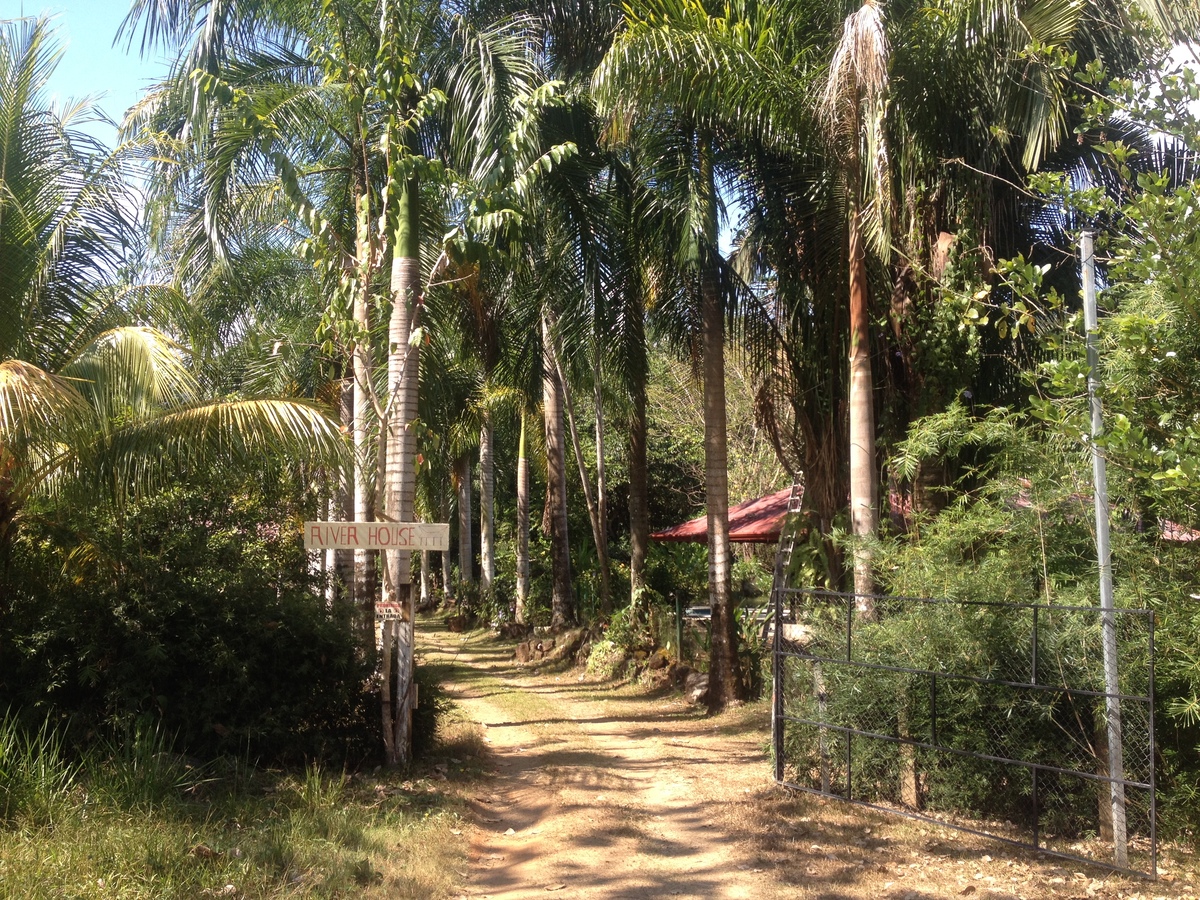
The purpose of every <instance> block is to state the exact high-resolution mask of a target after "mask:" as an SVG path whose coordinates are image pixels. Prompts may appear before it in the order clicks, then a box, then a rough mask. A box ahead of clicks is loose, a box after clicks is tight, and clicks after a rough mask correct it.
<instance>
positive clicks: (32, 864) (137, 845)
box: [0, 716, 482, 900]
mask: <svg viewBox="0 0 1200 900" xmlns="http://www.w3.org/2000/svg"><path fill="white" fill-rule="evenodd" d="M453 718H454V717H453V716H451V717H450V721H448V723H447V725H446V727H445V729H444V734H440V735H439V739H438V743H437V748H438V751H439V752H446V751H448V750H449V751H451V752H454V753H461V754H463V756H464V757H465V756H466V755H467V753H468V750H469V749H471V748H475V747H481V746H482V743H481V741H479V739H478V737H475V738H472V737H471V735H470V734H469V729H468V728H467V727H466V724H465V723H462V722H455V721H453ZM0 754H2V755H0V810H5V813H4V818H3V820H0V898H4V900H8V898H13V900H16V898H21V900H43V898H44V900H93V898H95V900H99V898H114V897H118V898H122V900H195V898H206V897H225V898H244V900H252V898H253V900H268V898H270V900H274V898H284V897H286V898H289V900H291V898H335V897H355V898H368V900H382V898H385V897H386V898H389V900H392V898H413V900H417V898H420V900H426V898H441V897H449V896H453V894H454V893H455V890H454V889H455V880H456V878H457V875H456V874H455V873H456V870H458V871H461V870H462V869H463V868H464V862H463V860H464V858H465V851H466V844H465V841H466V839H465V838H464V837H463V836H462V835H461V828H460V827H459V826H460V818H459V811H460V809H461V800H460V798H459V796H458V791H457V788H456V785H455V783H454V781H453V778H454V777H458V778H460V779H461V778H463V777H465V776H464V775H463V768H462V767H454V770H453V771H454V775H453V776H452V780H450V781H448V782H447V781H444V780H443V777H444V776H441V775H440V773H437V772H436V770H435V773H434V774H435V775H436V776H437V777H436V778H426V777H422V776H423V774H424V773H423V770H419V769H414V770H410V771H408V772H405V773H395V774H389V773H384V774H383V775H381V776H379V777H374V776H372V777H363V776H351V775H347V774H345V773H341V772H329V771H323V770H322V769H321V768H320V767H318V766H316V765H310V766H308V767H307V768H306V769H305V770H303V771H297V772H294V773H288V772H278V771H274V772H271V771H255V770H253V769H252V768H250V767H248V766H246V765H245V764H244V763H237V762H234V761H222V762H218V763H214V764H212V765H210V766H207V767H197V766H195V765H193V764H191V763H189V761H187V760H186V759H184V758H182V757H179V756H178V755H176V754H172V753H171V752H170V750H169V744H168V742H167V741H165V740H164V739H163V738H162V736H161V735H159V734H158V733H156V732H153V731H148V732H144V733H141V734H138V733H134V734H130V735H124V736H122V738H121V739H116V740H113V741H111V742H105V743H101V744H97V745H96V746H95V747H94V748H93V749H92V750H91V751H90V752H89V753H87V754H85V756H84V759H83V761H82V763H81V764H79V765H74V766H73V765H69V764H67V763H65V762H64V761H63V755H62V752H61V747H60V745H59V743H58V741H57V739H56V737H55V736H54V733H53V731H52V730H49V729H46V730H43V731H42V732H41V733H39V734H35V735H32V736H27V735H23V734H22V733H21V732H20V730H19V729H18V728H17V727H16V726H15V725H13V724H11V723H10V722H9V721H8V720H7V719H6V720H4V721H3V722H0ZM443 769H444V767H443ZM456 832H458V833H456Z"/></svg>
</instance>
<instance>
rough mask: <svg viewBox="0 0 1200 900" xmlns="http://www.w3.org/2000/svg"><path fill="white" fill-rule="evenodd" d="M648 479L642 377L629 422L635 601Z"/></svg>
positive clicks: (645, 540) (646, 540) (641, 581)
mask: <svg viewBox="0 0 1200 900" xmlns="http://www.w3.org/2000/svg"><path fill="white" fill-rule="evenodd" d="M646 476H647V463H646V382H645V380H644V379H641V378H639V379H638V383H637V384H636V386H635V387H634V390H633V417H632V418H631V419H630V421H629V588H630V593H631V594H632V595H633V597H634V598H636V597H637V594H638V591H640V590H642V589H643V588H644V587H645V586H646V550H647V549H648V547H649V545H650V513H649V489H648V487H647V477H646Z"/></svg>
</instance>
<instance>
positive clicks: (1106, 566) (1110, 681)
mask: <svg viewBox="0 0 1200 900" xmlns="http://www.w3.org/2000/svg"><path fill="white" fill-rule="evenodd" d="M1094 240H1095V234H1093V233H1092V232H1090V231H1085V232H1083V234H1082V235H1080V240H1079V251H1080V256H1081V257H1082V262H1083V322H1084V329H1085V330H1086V331H1087V360H1088V402H1089V404H1090V405H1091V408H1092V480H1093V482H1094V485H1093V490H1092V492H1093V494H1094V495H1095V498H1096V555H1097V556H1098V557H1099V561H1100V609H1101V613H1100V616H1101V642H1102V644H1103V649H1104V694H1105V697H1104V713H1105V719H1106V720H1107V723H1108V777H1109V778H1111V779H1112V781H1110V782H1109V796H1110V798H1111V802H1112V833H1113V854H1114V861H1115V862H1116V864H1117V865H1118V866H1121V867H1122V868H1125V867H1127V866H1128V865H1129V849H1128V843H1127V837H1126V827H1125V783H1124V782H1125V759H1124V745H1123V742H1122V739H1121V701H1120V699H1119V698H1118V694H1119V693H1120V691H1119V690H1118V679H1117V622H1116V614H1115V613H1114V612H1113V578H1112V549H1111V547H1110V546H1109V541H1108V520H1109V506H1108V473H1107V471H1106V469H1105V462H1104V453H1103V451H1102V450H1101V449H1100V445H1099V444H1098V443H1097V440H1096V439H1097V438H1099V437H1100V435H1102V434H1103V433H1104V417H1103V413H1102V411H1101V409H1100V396H1099V388H1100V347H1099V336H1098V335H1097V316H1096V254H1095V250H1094V247H1093V243H1094Z"/></svg>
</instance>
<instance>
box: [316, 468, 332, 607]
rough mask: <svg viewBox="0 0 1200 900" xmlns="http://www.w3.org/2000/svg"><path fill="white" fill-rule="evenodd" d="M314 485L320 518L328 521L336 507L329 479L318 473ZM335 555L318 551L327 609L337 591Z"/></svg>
mask: <svg viewBox="0 0 1200 900" xmlns="http://www.w3.org/2000/svg"><path fill="white" fill-rule="evenodd" d="M316 483H317V491H318V492H319V494H320V497H321V509H320V518H322V519H325V520H326V521H329V520H330V519H333V518H334V506H335V505H336V501H335V499H334V497H333V492H332V491H331V490H330V489H329V478H328V477H326V476H323V475H322V474H321V473H318V474H317V479H316ZM336 553H337V551H336V550H322V551H320V566H321V584H322V585H323V587H324V590H325V605H326V606H329V607H332V606H333V601H334V597H335V596H337V591H336V590H335V589H334V586H333V572H334V569H335V567H336V565H337V563H336V561H335V559H336V556H335V555H336Z"/></svg>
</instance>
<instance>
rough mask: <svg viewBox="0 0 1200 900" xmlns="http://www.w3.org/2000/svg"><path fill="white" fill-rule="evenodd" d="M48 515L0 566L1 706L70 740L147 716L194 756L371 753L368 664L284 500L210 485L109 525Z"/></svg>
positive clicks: (296, 512) (171, 494)
mask: <svg viewBox="0 0 1200 900" xmlns="http://www.w3.org/2000/svg"><path fill="white" fill-rule="evenodd" d="M50 512H53V511H47V514H44V515H43V516H42V517H40V518H35V517H32V516H30V517H27V519H26V522H25V525H24V526H23V528H22V531H21V533H20V535H19V537H18V540H17V541H16V544H15V547H14V552H13V557H12V559H11V562H10V565H9V567H8V568H7V570H6V571H5V572H4V573H3V575H2V576H0V577H3V578H4V581H5V582H6V584H3V585H0V588H2V589H3V594H4V597H5V599H6V606H7V609H6V613H7V614H6V615H4V616H3V617H0V656H3V658H4V659H5V660H6V664H5V666H4V669H3V671H2V672H0V704H7V705H10V706H11V707H12V708H13V709H14V710H19V711H20V713H21V715H22V716H23V717H24V718H26V719H28V720H30V721H35V720H36V719H38V718H39V717H41V718H44V717H46V716H47V715H49V716H50V717H52V718H53V719H54V720H55V721H59V722H63V721H66V720H68V719H69V721H70V723H71V729H72V733H73V734H74V735H75V737H76V738H79V737H86V736H87V735H95V734H97V733H101V734H102V733H106V732H110V731H112V730H114V729H115V730H116V731H125V730H128V729H130V728H134V727H144V725H139V724H138V723H145V722H157V723H159V725H158V727H160V728H161V729H163V733H165V734H170V735H172V736H173V737H174V739H175V742H176V745H177V746H178V748H179V749H180V750H182V751H184V752H187V753H192V754H196V755H200V756H211V755H215V754H218V753H223V752H232V753H234V754H235V755H239V754H249V755H250V756H251V757H262V758H265V759H270V760H281V761H282V760H302V759H305V758H310V757H318V756H323V755H329V754H336V755H345V754H351V755H363V754H366V753H369V752H371V750H373V749H374V746H375V741H374V739H373V732H372V728H371V724H370V723H372V722H373V718H374V717H373V716H372V715H371V714H370V713H368V709H369V708H370V706H369V704H370V698H369V697H368V695H367V694H366V691H365V685H366V684H367V682H368V676H369V671H370V670H369V666H368V664H369V660H366V659H364V658H363V657H362V655H361V654H360V653H358V652H357V650H356V648H355V644H354V630H353V627H352V620H351V610H350V609H349V608H348V607H347V605H346V604H342V603H335V604H333V605H332V606H331V605H329V604H328V603H327V602H326V599H325V596H324V592H323V591H322V590H321V587H322V586H321V584H320V583H319V579H318V578H317V577H316V575H315V574H314V573H313V572H312V571H311V568H310V564H309V560H308V558H307V556H306V554H305V552H304V551H303V549H302V547H301V544H300V537H299V535H298V534H297V529H296V527H295V525H294V523H295V522H296V521H298V520H299V519H300V518H301V517H302V512H303V511H302V509H300V508H299V507H298V500H297V498H295V497H294V496H290V495H288V494H287V493H286V492H283V491H276V492H273V493H272V492H267V491H262V490H254V489H246V490H243V491H240V492H238V493H235V494H232V495H231V494H229V493H228V492H222V491H220V490H219V489H218V485H217V484H215V483H211V484H207V485H205V486H203V487H201V488H190V489H189V488H183V487H175V488H172V489H170V490H167V491H164V492H162V493H161V494H159V495H157V496H155V497H153V498H149V499H147V500H144V501H140V502H137V503H134V504H132V505H131V506H130V507H129V509H128V512H127V515H126V516H125V517H123V518H120V519H116V520H114V519H112V518H108V519H103V518H100V517H96V518H94V519H92V520H90V521H83V522H80V521H78V520H77V519H76V518H75V517H73V516H70V515H62V516H61V517H59V518H55V517H53V516H52V515H50V514H49V513H50ZM64 559H66V560H67V563H66V565H65V566H64V564H63V560H64Z"/></svg>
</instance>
